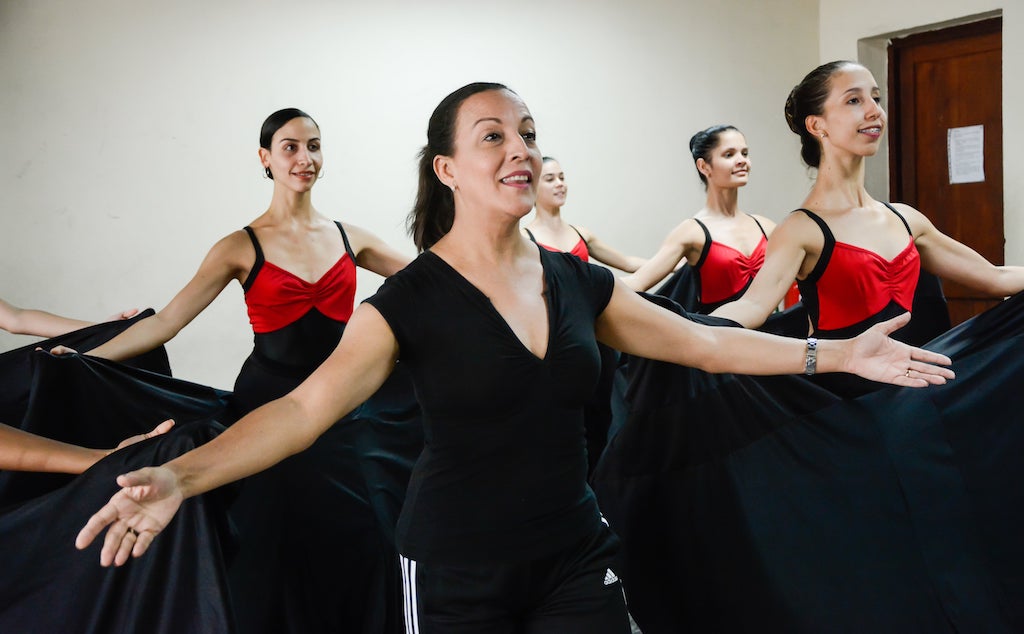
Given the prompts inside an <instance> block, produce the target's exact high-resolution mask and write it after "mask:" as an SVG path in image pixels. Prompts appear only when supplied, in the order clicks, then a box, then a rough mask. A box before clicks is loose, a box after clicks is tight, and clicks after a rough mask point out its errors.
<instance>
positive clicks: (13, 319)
mask: <svg viewBox="0 0 1024 634" xmlns="http://www.w3.org/2000/svg"><path fill="white" fill-rule="evenodd" d="M91 325H92V322H89V321H81V320H79V319H70V318H68V317H61V316H60V315H54V314H53V313H48V312H46V311H43V310H35V309H32V308H18V307H17V306H14V305H13V304H9V303H7V302H5V301H4V300H2V299H0V330H6V331H7V332H10V333H12V334H15V335H34V336H36V337H57V336H59V335H63V334H64V333H66V332H71V331H72V330H78V329H79V328H85V327H86V326H91Z"/></svg>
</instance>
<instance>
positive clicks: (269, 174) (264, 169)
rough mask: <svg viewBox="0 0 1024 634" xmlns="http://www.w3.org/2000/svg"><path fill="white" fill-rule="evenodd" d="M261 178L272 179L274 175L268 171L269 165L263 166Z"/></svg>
mask: <svg viewBox="0 0 1024 634" xmlns="http://www.w3.org/2000/svg"><path fill="white" fill-rule="evenodd" d="M263 178H267V179H270V180H274V175H273V174H271V173H270V168H269V167H265V168H263Z"/></svg>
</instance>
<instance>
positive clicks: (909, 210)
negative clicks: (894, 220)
mask: <svg viewBox="0 0 1024 634" xmlns="http://www.w3.org/2000/svg"><path fill="white" fill-rule="evenodd" d="M889 204H890V205H892V207H893V209H895V210H896V211H897V212H898V213H899V214H900V215H901V216H903V219H904V220H906V221H907V224H909V225H910V229H911V231H912V232H913V234H914V235H915V236H917V235H920V234H921V233H922V232H923V231H926V230H927V229H929V228H930V227H931V226H932V222H931V220H928V218H927V216H925V215H924V214H923V213H921V212H920V211H918V210H917V209H915V208H914V207H911V206H910V205H908V204H906V203H889Z"/></svg>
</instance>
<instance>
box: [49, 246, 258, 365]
mask: <svg viewBox="0 0 1024 634" xmlns="http://www.w3.org/2000/svg"><path fill="white" fill-rule="evenodd" d="M246 253H249V254H251V253H252V246H251V243H250V242H249V239H248V237H247V236H246V235H245V234H244V233H243V232H241V231H237V232H235V233H233V234H231V235H229V236H227V237H226V238H223V239H221V240H220V241H219V242H217V244H215V245H214V246H213V248H212V249H210V252H209V253H208V254H207V255H206V258H205V259H203V263H202V264H201V265H200V266H199V270H198V271H196V274H195V276H194V277H193V278H192V279H191V280H190V281H189V283H188V284H186V285H185V287H184V288H183V289H181V290H180V291H179V292H178V294H177V295H175V296H174V299H172V300H171V302H170V303H169V304H167V306H165V307H164V308H163V309H161V310H160V312H158V313H156V314H155V315H153V316H151V317H147V318H146V319H142V320H140V321H138V322H136V323H135V324H133V325H132V326H131V328H128V329H127V330H125V331H124V332H122V333H121V334H119V335H118V336H116V337H114V338H113V339H111V340H110V341H108V342H106V343H104V344H103V345H101V346H98V347H96V348H93V349H92V350H89V351H87V353H88V354H90V355H92V356H95V357H102V358H104V359H111V360H113V361H123V360H124V359H128V358H130V357H134V356H136V355H139V354H142V353H144V352H149V351H150V350H152V349H154V348H156V347H157V346H161V345H163V344H165V343H167V342H168V341H170V340H171V339H172V338H173V337H174V335H176V334H178V332H179V331H180V330H181V329H182V328H184V327H185V326H186V325H188V323H189V322H191V321H192V320H193V319H195V318H196V315H198V314H199V313H201V312H202V311H203V310H204V309H205V308H206V307H207V306H209V305H210V302H212V301H213V300H214V299H216V297H217V295H219V294H220V292H221V291H222V290H224V287H226V286H227V285H228V283H229V282H230V281H231V280H232V279H241V277H242V275H244V273H245V272H246V261H245V256H244V254H246ZM250 263H251V262H250ZM63 351H64V350H61V349H54V350H53V352H54V353H55V354H57V353H60V352H63Z"/></svg>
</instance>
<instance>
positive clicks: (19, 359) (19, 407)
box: [0, 308, 171, 426]
mask: <svg viewBox="0 0 1024 634" xmlns="http://www.w3.org/2000/svg"><path fill="white" fill-rule="evenodd" d="M153 314H154V312H153V309H152V308H147V309H146V310H144V311H142V312H141V313H139V314H138V315H136V316H135V317H133V318H132V319H123V320H117V321H108V322H104V323H101V324H95V325H93V326H89V327H88V328H82V329H81V330H75V331H73V332H69V333H67V334H64V335H61V336H59V337H53V338H51V339H46V340H43V341H39V342H36V343H32V344H29V345H26V346H22V347H20V348H15V349H14V350H9V351H7V352H4V353H2V354H0V422H3V423H5V424H7V425H12V426H17V424H18V421H20V420H21V419H22V418H23V417H24V416H25V411H26V410H27V408H28V398H29V394H30V393H31V390H32V381H33V378H32V360H33V359H34V358H35V356H36V354H37V352H36V349H37V348H42V349H43V350H45V351H47V352H49V351H50V349H52V348H54V347H55V346H67V347H69V348H71V349H73V350H78V351H85V350H92V349H93V348H95V347H96V346H98V345H100V344H102V343H106V342H107V341H109V340H111V339H113V338H114V337H115V336H117V335H119V334H121V333H122V332H123V331H124V330H126V329H127V328H128V327H129V326H131V325H132V324H134V323H135V322H137V321H139V320H141V319H145V318H146V317H149V316H151V315H153ZM123 365H127V366H130V367H135V368H140V369H143V370H149V371H150V372H156V373H158V374H164V375H167V376H170V375H171V366H170V364H169V363H168V361H167V351H166V350H165V349H164V347H163V346H160V347H159V348H154V349H153V350H151V351H149V352H146V353H144V354H141V355H139V356H137V357H134V358H132V359H128V360H126V361H125V362H124V363H123Z"/></svg>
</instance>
